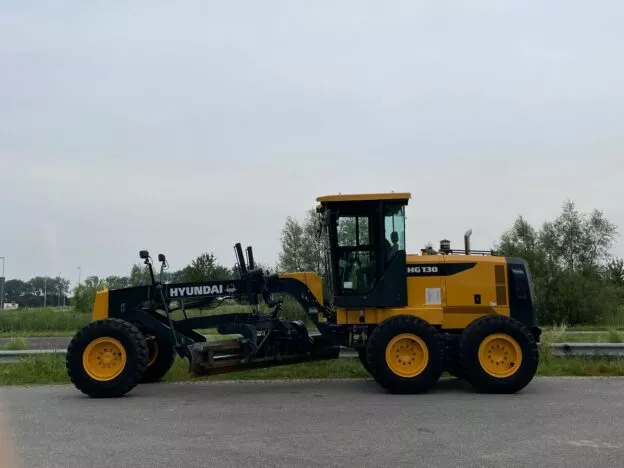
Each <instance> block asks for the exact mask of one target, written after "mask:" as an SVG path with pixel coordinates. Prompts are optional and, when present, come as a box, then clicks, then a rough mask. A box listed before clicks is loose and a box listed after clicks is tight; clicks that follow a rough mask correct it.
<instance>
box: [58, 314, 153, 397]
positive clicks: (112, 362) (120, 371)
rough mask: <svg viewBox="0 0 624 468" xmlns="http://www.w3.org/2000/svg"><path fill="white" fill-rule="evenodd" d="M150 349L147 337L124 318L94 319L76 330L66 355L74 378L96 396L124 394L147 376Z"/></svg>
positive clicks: (84, 389) (79, 385) (77, 384)
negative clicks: (145, 374) (148, 348)
mask: <svg viewBox="0 0 624 468" xmlns="http://www.w3.org/2000/svg"><path fill="white" fill-rule="evenodd" d="M147 360H148V350H147V343H146V341H145V337H144V336H143V334H142V333H141V332H140V331H139V329H138V328H136V327H135V326H134V325H132V324H131V323H128V322H126V321H124V320H120V319H104V320H97V321H95V322H91V323H89V324H88V325H86V326H85V327H83V328H82V329H80V330H79V331H78V333H76V335H75V336H74V338H73V339H72V340H71V342H70V343H69V347H68V348H67V354H66V358H65V365H66V369H67V374H68V375H69V378H70V380H71V382H72V383H73V384H74V385H75V386H76V388H77V389H78V390H80V391H81V392H82V393H84V394H85V395H89V396H91V397H94V398H115V397H120V396H122V395H124V394H126V393H128V392H129V391H130V390H132V389H133V388H134V387H135V386H136V385H137V384H138V383H139V382H140V380H141V379H142V378H143V374H144V372H145V369H146V367H147Z"/></svg>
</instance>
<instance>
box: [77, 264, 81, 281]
mask: <svg viewBox="0 0 624 468" xmlns="http://www.w3.org/2000/svg"><path fill="white" fill-rule="evenodd" d="M80 273H81V270H80V267H78V286H80Z"/></svg>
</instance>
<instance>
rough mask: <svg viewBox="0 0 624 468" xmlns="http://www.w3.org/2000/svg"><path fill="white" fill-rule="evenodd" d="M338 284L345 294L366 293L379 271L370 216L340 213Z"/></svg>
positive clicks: (338, 225)
mask: <svg viewBox="0 0 624 468" xmlns="http://www.w3.org/2000/svg"><path fill="white" fill-rule="evenodd" d="M336 227H337V238H338V284H339V287H340V289H341V290H342V291H341V292H342V293H344V294H357V295H361V294H366V293H367V292H369V291H371V290H372V289H373V285H374V283H375V274H376V262H375V249H374V248H373V246H372V245H371V244H372V239H373V235H372V232H371V223H370V218H369V217H368V216H338V217H337V226H336Z"/></svg>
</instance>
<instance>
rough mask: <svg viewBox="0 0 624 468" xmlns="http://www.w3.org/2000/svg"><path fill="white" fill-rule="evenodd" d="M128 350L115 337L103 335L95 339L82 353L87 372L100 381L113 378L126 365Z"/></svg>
mask: <svg viewBox="0 0 624 468" xmlns="http://www.w3.org/2000/svg"><path fill="white" fill-rule="evenodd" d="M126 361H127V358H126V350H125V348H124V346H123V345H122V344H121V343H120V342H119V341H118V340H116V339H115V338H110V337H101V338H97V339H95V340H93V341H92V342H91V343H89V345H88V346H87V347H86V348H85V350H84V353H83V354H82V364H83V368H84V370H85V372H86V373H87V375H89V377H91V378H92V379H95V380H98V381H100V382H105V381H108V380H112V379H114V378H115V377H117V376H118V375H119V374H121V373H122V371H123V370H124V368H125V366H126Z"/></svg>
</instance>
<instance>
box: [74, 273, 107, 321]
mask: <svg viewBox="0 0 624 468" xmlns="http://www.w3.org/2000/svg"><path fill="white" fill-rule="evenodd" d="M105 288H106V283H105V282H104V281H103V280H100V279H99V278H98V277H97V276H89V277H87V278H85V281H84V283H82V284H79V285H78V286H76V287H75V288H74V298H73V305H74V308H75V309H76V310H77V311H78V312H82V313H90V312H92V310H93V303H94V302H95V294H96V293H97V291H101V290H102V289H105Z"/></svg>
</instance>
